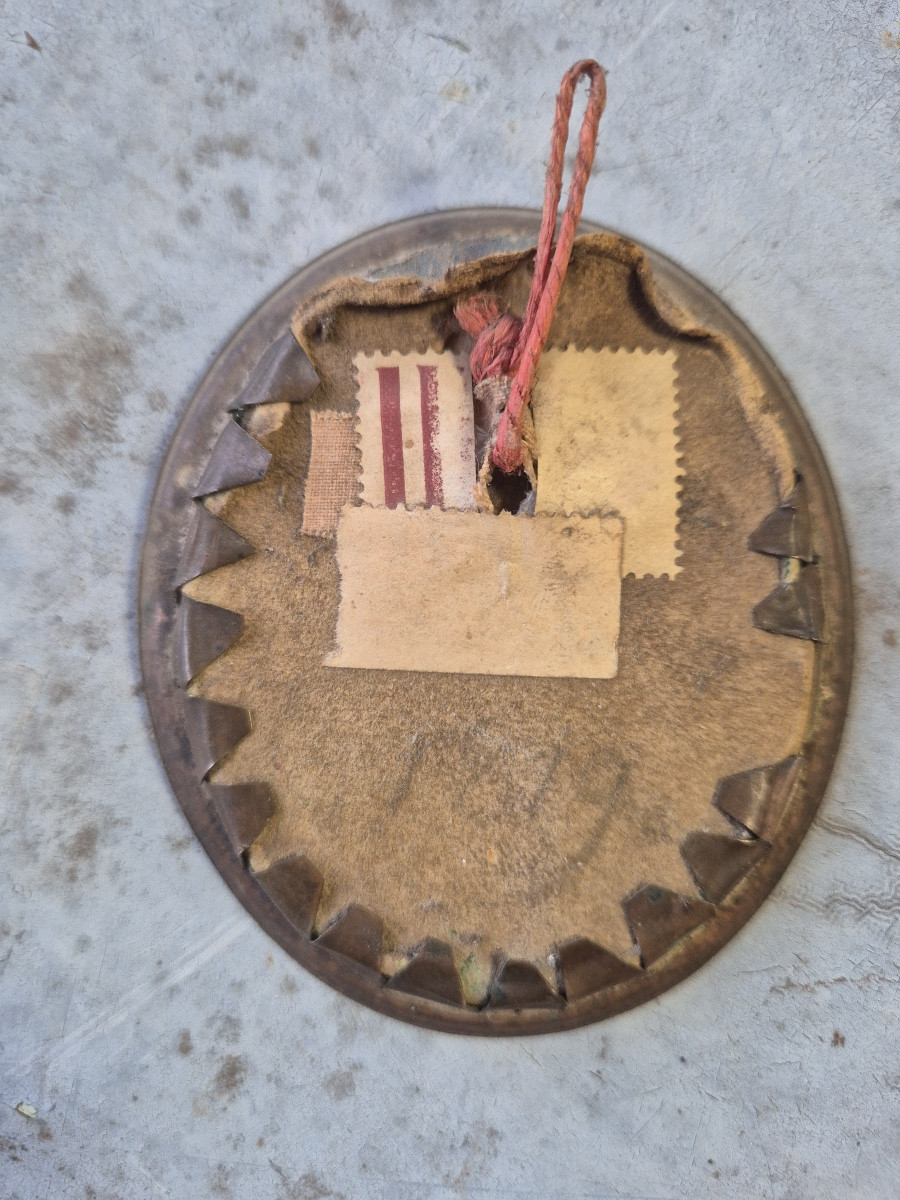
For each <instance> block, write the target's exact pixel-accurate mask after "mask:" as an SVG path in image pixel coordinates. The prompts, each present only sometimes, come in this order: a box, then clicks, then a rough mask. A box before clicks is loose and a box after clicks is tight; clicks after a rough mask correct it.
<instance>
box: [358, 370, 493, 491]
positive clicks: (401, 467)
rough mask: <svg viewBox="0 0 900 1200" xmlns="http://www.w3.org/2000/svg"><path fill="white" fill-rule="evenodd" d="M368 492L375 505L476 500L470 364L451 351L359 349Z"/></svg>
mask: <svg viewBox="0 0 900 1200" xmlns="http://www.w3.org/2000/svg"><path fill="white" fill-rule="evenodd" d="M353 365H354V367H355V368H356V376H357V385H358V386H357V398H358V400H359V412H358V415H357V430H358V433H359V447H360V451H361V454H362V499H363V500H364V501H365V502H366V503H367V504H370V505H372V506H373V507H375V508H378V507H381V506H385V507H386V508H395V507H396V506H397V505H398V504H409V505H415V504H425V505H434V506H435V507H436V508H445V509H469V508H474V507H475V500H474V498H473V489H474V487H475V476H476V468H475V430H474V422H473V414H472V393H471V385H470V381H469V373H468V367H467V366H466V365H465V364H464V363H463V362H462V361H461V360H458V359H457V358H455V357H454V355H452V354H450V353H439V352H437V351H434V350H429V351H426V352H425V353H424V354H358V355H357V356H356V358H355V359H354V360H353Z"/></svg>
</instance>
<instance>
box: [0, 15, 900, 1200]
mask: <svg viewBox="0 0 900 1200" xmlns="http://www.w3.org/2000/svg"><path fill="white" fill-rule="evenodd" d="M551 8H552V9H553V11H552V12H551ZM2 29H3V36H2V39H0V100H2V109H0V146H2V152H0V221H2V227H3V236H2V243H0V244H2V254H3V273H2V278H0V293H2V300H0V304H2V308H0V335H2V342H3V352H2V363H3V372H2V381H3V385H2V390H0V395H2V404H3V422H2V429H0V436H2V438H3V446H4V452H3V462H2V470H0V493H2V495H0V504H2V512H3V516H2V547H0V554H2V562H0V579H2V581H3V586H2V594H0V605H2V621H0V664H2V665H0V679H2V687H3V695H2V706H0V747H2V755H3V761H2V774H3V790H2V795H3V809H2V817H0V820H2V825H0V848H2V856H3V858H2V861H3V864H4V869H3V872H2V875H0V1060H2V1061H0V1081H2V1082H0V1102H2V1104H0V1194H2V1195H3V1196H4V1197H8V1198H9V1200H31V1198H32V1197H38V1198H40V1200H45V1198H46V1200H54V1198H55V1197H65V1198H69V1197H79V1198H81V1197H84V1198H86V1200H87V1198H90V1200H108V1198H111V1197H117V1198H118V1197H127V1198H128V1200H143V1198H144V1197H159V1196H163V1197H173V1198H178V1200H181V1198H185V1200H187V1198H192V1200H193V1198H194V1197H206V1196H212V1197H226V1198H227V1197H235V1198H238V1197H239V1198H240V1200H247V1198H252V1200H258V1198H259V1200H262V1198H265V1200H269V1198H272V1200H275V1198H278V1200H282V1198H283V1200H321V1198H327V1197H334V1198H338V1197H343V1198H347V1200H349V1198H351V1197H352V1198H354V1200H355V1198H357V1197H363V1198H365V1197H385V1198H387V1197H390V1198H391V1200H413V1198H415V1200H424V1198H427V1200H445V1198H450V1197H465V1196H473V1197H474V1196H479V1197H482V1196H483V1197H491V1198H494V1197H496V1198H498V1200H500V1198H504V1200H505V1198H507V1197H519V1198H525V1197H528V1198H534V1200H548V1198H555V1197H566V1198H569V1197H572V1198H574V1197H592V1198H594V1200H601V1198H603V1200H606V1198H612V1197H618V1198H625V1197H628V1198H630V1200H638V1198H640V1200H651V1198H652V1200H676V1198H678V1200H680V1198H681V1197H685V1198H691V1200H702V1198H704V1197H716V1198H722V1197H724V1198H732V1197H734V1198H744V1197H766V1198H769V1200H781V1198H784V1200H787V1198H788V1197H790V1198H791V1200H795V1198H806V1197H809V1198H810V1200H812V1198H815V1200H829V1198H832V1197H833V1198H835V1200H837V1198H841V1200H843V1198H846V1197H867V1198H868V1197H872V1198H879V1200H880V1198H883V1197H886V1196H889V1195H892V1194H894V1193H895V1191H896V1186H897V1185H896V1178H897V1171H898V1165H900V1164H898V1159H900V1144H898V1133H897V1129H898V1122H900V1057H898V1049H897V1034H896V1030H897V1018H898V1001H897V996H898V994H900V993H898V982H900V961H898V959H900V932H898V921H897V916H898V912H900V874H898V861H900V810H898V806H897V803H896V796H897V788H896V779H897V776H898V762H897V758H898V751H897V746H896V741H897V739H896V712H897V711H898V700H900V697H898V694H897V693H898V682H897V681H898V670H897V664H898V653H900V651H898V638H900V612H898V603H897V596H898V589H897V562H898V559H900V554H898V544H897V541H898V538H897V524H896V511H897V499H898V497H897V491H898V484H897V478H898V473H897V469H896V468H897V456H896V443H897V437H896V424H895V422H894V420H893V416H894V411H895V408H896V395H897V387H898V374H900V361H898V348H897V347H898V339H897V329H898V315H900V314H898V303H897V272H898V266H900V262H898V256H897V245H898V216H900V213H898V204H900V201H898V200H897V198H896V186H895V181H896V140H897V139H896V116H897V109H898V91H900V85H898V64H900V25H898V12H897V9H896V7H895V6H894V5H892V4H887V3H880V2H878V0H870V2H869V3H867V4H864V5H854V4H848V3H840V2H837V0H806V2H805V3H804V4H802V5H784V4H781V3H776V2H775V0H759V2H758V3H754V4H752V5H739V6H735V7H734V8H732V7H731V6H729V5H722V4H719V3H714V2H713V0H709V2H708V3H705V4H703V3H687V2H685V0H674V2H670V3H664V4H656V5H648V4H643V3H628V4H626V3H624V0H618V2H615V0H612V2H610V3H607V4H604V5H598V6H594V5H591V4H588V3H584V2H582V0H565V2H564V3H562V4H561V5H558V6H549V5H546V4H542V3H538V2H537V0H524V2H519V3H509V2H507V0H500V2H499V3H495V4H492V5H479V4H477V3H474V2H471V0H457V2H456V3H453V4H449V3H443V2H438V3H433V4H418V5H413V4H404V3H395V4H388V3H371V4H368V5H365V6H361V5H359V4H351V3H350V2H349V0H347V2H343V0H333V2H331V3H321V4H311V5H301V4H296V5H288V4H283V3H280V2H276V0H259V2H258V3H255V4H252V5H234V4H232V5H224V4H223V5H221V6H216V5H210V4H189V5H185V4H176V3H173V2H172V0H156V2H155V3H154V4H152V5H147V4H144V5H141V4H138V3H134V2H126V0H121V2H120V3H116V4H111V3H109V2H108V0H94V2H93V3H91V4H72V3H56V4H48V3H40V2H38V3H26V2H24V0H7V3H5V4H4V6H3V9H2ZM584 54H593V55H595V56H597V57H598V58H600V59H601V60H602V61H603V62H604V64H605V65H606V66H607V67H608V69H609V91H610V103H609V108H608V111H607V116H606V118H605V120H604V123H603V127H602V133H601V141H600V152H599V156H598V167H597V170H596V172H595V175H594V178H593V181H592V183H591V187H590V190H589V193H588V199H587V205H586V215H587V216H588V217H590V218H592V219H594V220H597V221H600V222H602V223H604V224H607V225H610V226H612V227H614V228H618V229H621V230H622V231H623V232H625V233H627V234H629V235H631V236H634V237H636V238H638V239H640V240H643V241H645V242H647V243H649V244H650V245H652V246H655V247H656V248H658V249H660V250H662V251H663V252H665V253H667V254H669V255H670V256H671V257H673V258H675V259H677V260H678V261H680V262H681V263H683V264H684V265H685V266H686V267H687V268H688V269H689V270H692V271H693V272H695V273H696V274H697V275H699V276H700V277H701V278H702V279H704V280H705V281H706V282H707V283H708V284H709V285H710V286H711V287H712V288H713V289H714V290H715V291H717V292H718V293H719V294H720V295H722V296H723V297H724V298H725V299H726V300H727V301H728V302H730V303H731V304H732V306H733V307H734V308H735V309H736V310H737V311H738V312H739V313H740V314H741V315H742V316H743V317H744V318H745V319H746V320H747V321H748V323H749V324H750V325H751V326H752V328H753V329H754V330H755V331H756V333H757V334H758V335H759V336H760V338H761V340H762V341H763V343H764V344H765V345H766V346H767V348H768V349H769V350H770V351H771V352H772V354H773V355H774V357H775V359H776V360H777V361H778V363H779V364H780V365H781V367H782V368H783V370H784V371H785V373H786V374H787V375H788V377H789V378H790V379H791V381H792V383H793V385H794V387H795V389H796V391H797V393H798V395H799V397H800V399H801V401H802V402H803V404H804V406H805V408H806V411H807V413H808V414H809V417H810V420H811V422H812V425H813V427H814V429H815V431H816V434H817V436H818V437H819V439H820V441H821V444H822V446H823V448H824V450H825V452H826V455H827V457H828V459H829V462H830V464H831V468H832V471H833V474H834V478H835V481H836V483H837V486H838V489H839V493H840V497H841V502H842V504H843V508H844V515H845V519H846V523H847V528H848V533H849V537H850V543H851V548H852V552H853V556H854V562H855V572H856V582H857V594H858V603H859V621H858V638H859V649H858V670H857V676H856V687H855V692H854V697H853V704H852V709H851V715H850V720H849V724H848V728H847V733H846V736H845V741H844V745H843V749H842V752H841V756H840V759H839V763H838V767H837V770H836V772H835V776H834V779H833V783H832V786H831V788H830V790H829V792H828V795H827V797H826V800H825V803H824V805H823V808H822V811H821V815H820V817H819V819H818V820H817V822H816V825H815V827H814V829H813V831H812V832H811V834H810V835H809V837H808V838H807V840H806V842H805V843H804V845H803V847H802V849H801V851H800V853H799V854H798V856H797V858H796V859H795V861H794V863H793V864H792V866H791V868H790V870H789V871H788V873H787V875H786V877H785V879H784V881H783V882H782V884H781V885H780V886H779V888H778V889H777V891H776V892H775V894H774V895H773V896H772V897H771V898H770V900H769V901H768V902H767V904H766V905H765V907H764V908H763V910H762V911H761V912H760V913H759V914H758V915H757V916H756V917H755V918H754V919H753V921H751V923H750V925H749V926H748V927H747V928H746V930H745V931H744V932H742V933H741V934H740V935H739V936H738V937H737V938H736V939H735V940H734V941H733V942H732V943H731V944H730V945H729V947H728V948H726V950H725V951H723V952H722V953H721V954H720V955H718V956H717V958H716V959H715V960H714V961H713V962H712V963H711V964H710V965H709V966H707V967H706V968H704V969H703V970H701V971H700V972H699V973H697V974H696V975H695V976H693V977H692V978H691V979H690V980H689V981H688V982H686V983H685V984H683V985H681V986H680V987H678V988H676V989H674V990H673V991H671V992H670V993H668V994H667V995H665V996H663V997H662V998H660V999H659V1000H657V1001H655V1002H654V1003H651V1004H648V1005H645V1006H644V1007H642V1008H640V1009H638V1010H636V1011H634V1012H632V1013H629V1014H627V1015H625V1016H622V1017H619V1018H616V1019H614V1020H612V1021H609V1022H607V1023H606V1024H604V1025H600V1026H595V1027H593V1028H589V1029H586V1030H583V1031H581V1032H577V1033H570V1034H565V1035H561V1036H554V1037H550V1038H544V1039H533V1040H528V1041H508V1042H491V1041H480V1040H464V1039H456V1038H452V1037H448V1036H441V1035H436V1034H433V1033H429V1032H424V1031H420V1030H416V1029H412V1028H407V1027H406V1026H404V1025H401V1024H398V1023H395V1022H392V1021H390V1020H388V1019H387V1018H383V1017H380V1016H378V1015H376V1014H374V1013H371V1012H369V1011H368V1010H366V1009H364V1008H361V1007H359V1006H357V1005H355V1004H354V1003H353V1002H351V1001H349V1000H345V999H343V998H341V997H340V996H338V995H336V994H334V993H332V992H331V991H329V989H327V988H326V987H325V986H323V985H321V984H319V983H318V982H317V981H315V980H314V979H312V978H311V977H309V976H308V975H306V974H305V973H304V972H303V971H302V970H301V969H300V968H299V967H298V966H296V965H295V964H294V963H293V961H292V960H290V959H289V958H287V957H286V956H285V955H284V954H283V953H282V952H281V951H280V950H279V949H278V948H277V947H276V946H275V945H274V944H273V943H272V942H271V941H270V940H269V939H268V938H267V937H266V936H265V935H264V934H263V933H262V931H261V930H259V929H258V928H257V927H256V926H255V925H254V924H253V922H252V921H251V920H250V919H249V917H247V916H246V915H245V914H244V912H243V910H242V909H241V908H240V907H239V906H238V904H237V902H236V901H235V900H234V899H233V898H232V896H231V894H230V893H229V891H228V890H227V888H226V886H225V884H224V883H223V882H222V881H221V880H220V878H219V877H218V875H217V874H216V872H215V870H214V869H213V868H212V866H211V865H210V863H209V862H208V861H207V859H206V857H205V855H204V853H203V851H202V850H201V849H200V848H199V846H198V844H197V843H196V842H195V841H194V839H193V837H192V835H191V833H190V831H189V829H188V827H187V824H186V822H185V821H184V819H183V817H182V816H181V813H180V810H179V809H178V807H177V805H176V804H175V802H174V800H173V798H172V796H171V794H170V791H169V788H168V786H167V783H166V780H165V778H164V776H163V772H162V769H161V767H160V764H159V762H158V760H157V757H156V753H155V750H154V747H153V744H152V741H151V737H150V734H149V730H148V727H147V714H146V711H145V708H144V704H143V700H142V697H141V688H140V675H139V671H138V665H137V657H136V651H135V632H136V631H135V586H136V569H137V562H138V552H139V544H140V536H141V531H142V526H143V521H144V516H145V513H146V510H147V505H148V501H149V497H150V493H151V489H152V486H153V480H154V477H155V473H156V471H157V469H158V467H159V464H160V461H161V457H162V455H163V453H164V451H165V447H166V444H167V442H168V440H169V438H170V437H171V434H172V432H173V430H174V427H175V424H176V422H177V419H178V416H179V414H180V412H181V411H182V410H183V407H184V405H185V403H186V400H187V398H188V397H189V395H190V393H191V391H192V389H193V388H194V386H195V385H196V383H197V382H198V380H199V379H200V377H201V375H202V373H203V371H204V369H205V368H206V367H207V366H208V364H209V363H210V361H211V359H212V357H213V356H214V355H215V353H216V351H217V349H218V348H219V347H220V346H221V345H222V344H223V342H224V341H225V340H226V339H227V337H228V336H229V334H230V333H231V331H232V330H234V328H235V327H236V326H237V325H238V324H239V323H240V322H241V321H242V319H243V318H244V317H245V316H246V315H247V313H248V312H249V311H250V310H252V308H253V307H254V305H256V304H257V303H258V302H259V301H260V300H262V299H263V298H264V297H265V296H266V295H267V294H268V293H269V292H270V291H271V290H272V289H273V288H274V287H275V286H276V285H277V284H278V283H279V282H280V281H281V280H282V279H283V278H284V277H285V276H286V275H287V274H288V273H290V272H291V271H293V270H295V269H296V268H298V267H299V266H300V265H302V264H303V263H304V262H306V261H308V260H309V259H310V258H311V257H313V256H315V255H316V254H318V253H319V252H320V251H323V250H325V249H327V248H328V247H330V246H332V245H335V244H337V243H339V242H341V241H343V240H344V239H345V238H347V237H348V236H350V235H352V234H355V233H357V232H360V231H362V230H365V229H366V228H369V227H371V226H373V225H376V224H379V223H382V222H384V221H388V220H391V219H395V218H399V217H402V216H407V215H411V214H415V213H418V212H422V211H426V210H430V209H437V208H450V207H453V206H458V205H469V204H473V203H486V204H528V203H532V204H535V205H537V204H538V203H539V198H540V196H541V191H542V184H543V170H544V156H545V152H546V151H545V147H546V143H547V137H548V125H549V121H550V113H551V110H552V100H553V95H554V93H555V89H556V84H557V82H558V79H559V77H560V75H561V74H562V72H563V70H564V69H565V67H567V66H568V65H569V64H570V63H571V62H572V61H574V59H575V58H577V57H580V56H582V55H584ZM19 1102H25V1103H27V1104H30V1105H32V1106H33V1107H34V1109H35V1112H36V1115H35V1116H34V1117H27V1116H23V1115H22V1114H20V1113H19V1112H17V1111H16V1110H15V1106H16V1105H17V1104H18V1103H19Z"/></svg>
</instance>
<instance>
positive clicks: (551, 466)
mask: <svg viewBox="0 0 900 1200" xmlns="http://www.w3.org/2000/svg"><path fill="white" fill-rule="evenodd" d="M675 358H676V356H675V354H674V353H673V352H672V351H668V350H667V351H665V352H660V351H652V352H650V353H645V352H644V351H641V350H636V351H633V352H631V351H627V350H573V349H568V350H545V351H544V354H543V355H542V356H541V360H540V365H539V367H538V372H537V379H536V380H535V384H534V388H533V390H532V411H533V413H534V425H535V438H536V442H537V460H538V487H537V504H536V511H537V512H538V513H553V514H557V513H563V514H570V513H592V512H609V511H614V512H617V513H619V514H620V515H621V516H622V517H623V518H624V520H625V544H624V548H623V554H622V574H623V576H624V575H629V574H634V575H637V576H639V577H640V576H642V575H668V576H669V577H670V578H671V577H672V576H673V575H675V574H677V572H678V571H679V570H680V568H679V566H678V564H677V562H676V559H677V558H678V553H679V552H678V549H677V547H676V545H675V541H676V538H677V536H678V482H677V481H678V478H679V474H680V472H679V467H678V461H677V460H678V447H677V440H678V439H677V434H676V412H675V410H676V399H675Z"/></svg>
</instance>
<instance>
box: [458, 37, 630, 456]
mask: <svg viewBox="0 0 900 1200" xmlns="http://www.w3.org/2000/svg"><path fill="white" fill-rule="evenodd" d="M583 75H586V76H588V77H589V78H590V81H591V85H590V92H589V94H588V102H587V108H586V110H585V114H584V120H583V122H582V125H581V133H580V135H579V138H578V154H577V157H576V159H575V167H574V169H573V171H572V181H571V183H570V184H569V194H568V198H567V200H566V209H565V213H564V214H563V218H562V222H561V224H560V229H559V237H558V239H557V240H556V244H555V248H554V232H555V230H556V214H557V210H558V208H559V201H560V197H561V195H562V174H563V164H564V158H565V150H566V142H567V141H568V137H569V119H570V117H571V115H572V104H573V101H574V98H575V88H576V86H577V85H578V81H579V80H580V79H581V77H582V76H583ZM605 104H606V80H605V77H604V74H603V68H602V67H601V66H600V64H599V63H596V62H594V61H593V59H583V60H582V61H581V62H577V63H576V64H575V65H574V66H573V67H571V68H570V69H569V70H568V71H567V72H566V73H565V75H564V76H563V80H562V83H561V85H560V89H559V95H558V96H557V98H556V115H555V117H554V121H553V136H552V139H551V142H550V159H549V162H548V164H547V182H546V185H545V188H544V208H543V214H542V217H541V231H540V236H539V238H538V245H537V254H536V256H535V261H534V276H533V278H532V281H531V291H530V293H529V296H528V303H527V305H526V307H525V312H524V315H523V316H522V319H521V321H520V320H518V319H517V318H516V317H514V316H513V315H512V314H511V313H506V312H501V310H500V307H499V303H498V298H497V297H496V296H492V295H490V294H487V293H482V294H478V295H475V296H472V297H470V298H469V299H468V300H463V301H461V302H460V303H459V304H458V305H457V306H456V309H455V312H456V317H457V320H458V321H459V323H460V325H461V326H462V327H463V329H464V330H465V331H466V333H468V334H469V335H470V336H472V337H474V338H475V339H476V341H475V345H474V347H473V349H472V353H471V357H470V363H471V369H472V382H473V383H474V384H478V383H480V382H481V381H482V380H484V379H490V378H493V377H495V376H504V375H506V376H511V377H512V385H511V388H510V393H509V400H508V401H507V404H506V407H505V408H504V410H503V412H502V413H501V415H500V420H499V424H498V426H497V430H496V436H495V437H494V441H493V444H492V446H491V448H490V450H489V452H488V458H487V461H488V463H490V464H492V465H493V466H496V467H498V468H499V469H500V470H501V471H503V472H505V473H507V474H512V473H513V472H514V471H518V470H520V469H521V468H522V466H523V465H524V464H525V454H526V451H525V446H524V444H523V434H522V423H523V420H524V416H525V410H526V408H527V406H528V403H529V401H530V399H531V387H532V384H533V383H534V377H535V373H536V371H537V365H538V360H539V359H540V357H541V352H542V351H543V349H544V344H545V343H546V341H547V335H548V334H549V332H550V325H551V324H552V322H553V315H554V313H555V312H556V305H557V302H558V300H559V294H560V291H561V290H562V285H563V280H564V278H565V275H566V270H567V268H568V266H569V259H570V257H571V254H572V244H573V242H574V241H575V231H576V228H577V226H578V221H579V219H580V217H581V209H582V205H583V204H584V193H585V189H586V187H587V181H588V179H589V177H590V174H591V168H592V166H593V164H594V152H595V150H596V146H597V128H598V126H599V124H600V118H601V116H602V115H603V109H604V106H605Z"/></svg>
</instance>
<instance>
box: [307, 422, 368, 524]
mask: <svg viewBox="0 0 900 1200" xmlns="http://www.w3.org/2000/svg"><path fill="white" fill-rule="evenodd" d="M309 424H310V433H311V446H310V458H309V474H308V475H307V477H306V493H305V495H304V497H303V525H302V526H301V533H306V534H311V535H312V536H313V537H334V531H335V529H336V528H337V523H338V517H339V516H340V515H341V509H342V508H343V507H344V505H345V504H349V503H350V502H351V501H352V500H354V499H355V498H356V491H357V487H358V483H359V460H358V457H357V454H358V452H357V447H356V430H355V428H354V426H355V422H354V419H353V415H352V414H351V413H339V412H315V411H311V412H310V414H309Z"/></svg>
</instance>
